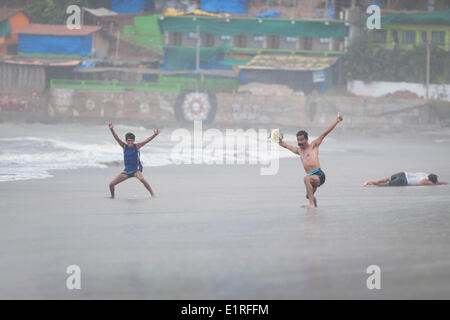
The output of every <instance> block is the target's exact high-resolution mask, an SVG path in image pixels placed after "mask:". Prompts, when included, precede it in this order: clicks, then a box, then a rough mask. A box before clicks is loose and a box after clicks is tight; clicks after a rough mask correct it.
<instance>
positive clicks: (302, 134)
mask: <svg viewBox="0 0 450 320" xmlns="http://www.w3.org/2000/svg"><path fill="white" fill-rule="evenodd" d="M300 136H304V137H305V139H308V132H306V131H304V130H300V131H299V132H297V137H300Z"/></svg>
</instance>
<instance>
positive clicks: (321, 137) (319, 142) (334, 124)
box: [311, 113, 344, 147]
mask: <svg viewBox="0 0 450 320" xmlns="http://www.w3.org/2000/svg"><path fill="white" fill-rule="evenodd" d="M343 119H344V118H343V117H342V116H341V114H340V113H338V115H337V118H336V120H334V122H333V123H332V124H331V126H330V127H329V128H328V129H327V130H325V131H324V132H323V133H322V134H321V135H320V136H319V137H318V138H317V139H316V140H314V141H313V142H312V143H311V144H312V146H313V147H318V146H320V144H321V143H322V141H323V139H324V138H325V137H326V136H327V135H328V134H329V133H330V132H331V131H333V129H334V128H336V126H337V124H338V123H339V122H341V121H342V120H343Z"/></svg>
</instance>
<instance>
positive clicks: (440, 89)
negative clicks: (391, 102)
mask: <svg viewBox="0 0 450 320" xmlns="http://www.w3.org/2000/svg"><path fill="white" fill-rule="evenodd" d="M347 90H348V92H350V93H352V94H355V95H359V96H366V97H383V96H386V95H388V94H394V93H395V92H398V91H409V92H411V93H413V94H415V95H417V96H418V97H421V98H424V97H425V96H426V87H425V85H423V84H421V83H409V82H381V81H380V82H369V83H366V82H363V81H359V80H354V81H349V82H348V83H347ZM429 94H430V98H434V99H440V100H446V101H450V85H449V84H431V85H430V88H429Z"/></svg>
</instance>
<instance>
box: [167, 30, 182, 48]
mask: <svg viewBox="0 0 450 320" xmlns="http://www.w3.org/2000/svg"><path fill="white" fill-rule="evenodd" d="M182 36H183V35H182V34H181V32H171V33H169V45H170V46H181V43H182Z"/></svg>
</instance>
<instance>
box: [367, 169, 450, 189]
mask: <svg viewBox="0 0 450 320" xmlns="http://www.w3.org/2000/svg"><path fill="white" fill-rule="evenodd" d="M440 184H448V183H447V182H445V181H438V177H437V175H435V174H433V173H430V174H428V173H425V172H405V171H404V172H399V173H396V174H393V175H392V176H391V178H381V179H378V180H369V181H366V182H364V184H363V186H364V187H367V186H369V185H375V186H379V187H385V186H389V187H401V186H436V185H440Z"/></svg>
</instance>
